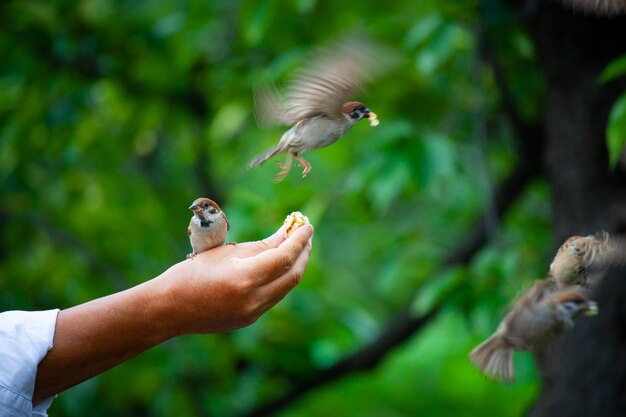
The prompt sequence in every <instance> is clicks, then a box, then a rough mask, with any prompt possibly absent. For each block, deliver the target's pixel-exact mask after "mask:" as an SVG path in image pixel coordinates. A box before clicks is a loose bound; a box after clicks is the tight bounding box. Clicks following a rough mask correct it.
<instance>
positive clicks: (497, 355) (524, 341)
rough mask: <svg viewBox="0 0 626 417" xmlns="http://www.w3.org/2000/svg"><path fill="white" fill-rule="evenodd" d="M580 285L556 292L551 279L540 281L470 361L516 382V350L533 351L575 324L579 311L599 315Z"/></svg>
mask: <svg viewBox="0 0 626 417" xmlns="http://www.w3.org/2000/svg"><path fill="white" fill-rule="evenodd" d="M597 311H598V310H597V306H596V304H595V303H594V302H593V301H588V300H587V298H586V297H585V295H584V293H583V291H581V290H580V289H579V288H575V287H572V288H569V289H567V290H560V291H555V290H554V289H553V286H552V283H551V282H550V281H546V280H543V281H537V282H536V283H535V285H533V287H531V289H530V290H529V291H527V292H526V293H525V294H524V295H522V296H521V297H520V298H519V300H518V301H517V302H516V303H515V305H514V306H513V309H512V310H511V311H510V312H509V313H508V314H507V315H506V316H505V317H504V319H503V320H502V322H501V323H500V325H499V326H498V329H497V330H496V331H495V333H494V334H493V335H492V336H491V337H490V338H488V339H487V340H485V341H484V342H483V343H481V344H480V345H478V346H477V347H476V348H475V349H474V350H473V351H472V352H471V353H470V360H471V361H472V363H473V364H474V365H475V366H476V367H477V368H478V369H480V370H481V371H482V372H483V373H485V374H486V375H488V376H490V377H492V378H494V379H497V380H503V381H508V382H512V381H513V380H514V379H515V370H514V368H513V351H514V350H529V351H532V350H533V349H534V348H536V347H538V346H539V344H541V343H545V342H546V341H547V340H548V339H549V338H550V337H551V336H553V335H554V334H555V333H557V332H559V331H560V330H562V329H564V328H567V327H572V326H573V325H574V318H575V317H576V316H577V315H578V314H579V313H581V312H582V313H585V315H595V314H597Z"/></svg>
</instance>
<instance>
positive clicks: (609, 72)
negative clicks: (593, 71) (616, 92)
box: [598, 55, 626, 84]
mask: <svg viewBox="0 0 626 417" xmlns="http://www.w3.org/2000/svg"><path fill="white" fill-rule="evenodd" d="M624 75H626V55H624V56H622V57H620V58H618V59H616V60H615V61H613V62H611V63H610V64H609V65H607V67H606V68H605V69H604V71H602V73H601V74H600V76H599V77H598V82H599V83H600V84H606V83H608V82H609V81H613V80H615V79H617V78H620V77H623V76H624Z"/></svg>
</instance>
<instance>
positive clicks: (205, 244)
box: [187, 198, 230, 259]
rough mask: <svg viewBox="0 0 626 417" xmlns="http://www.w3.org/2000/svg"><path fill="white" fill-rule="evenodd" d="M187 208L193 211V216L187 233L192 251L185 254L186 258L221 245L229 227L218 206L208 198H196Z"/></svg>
mask: <svg viewBox="0 0 626 417" xmlns="http://www.w3.org/2000/svg"><path fill="white" fill-rule="evenodd" d="M189 210H191V211H193V216H191V221H190V222H189V228H188V229H187V233H188V234H189V241H190V242H191V248H192V249H193V252H191V253H190V254H188V255H187V259H189V258H193V257H194V256H196V255H197V254H199V253H201V252H204V251H207V250H209V249H212V248H214V247H216V246H221V245H223V244H224V242H225V241H226V233H227V232H228V229H229V228H230V226H229V224H228V220H226V215H225V214H224V212H223V211H222V210H221V209H220V206H218V205H217V203H216V202H215V201H213V200H211V199H209V198H198V199H197V200H195V201H194V202H193V203H192V204H191V206H189Z"/></svg>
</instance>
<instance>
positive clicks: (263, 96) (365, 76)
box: [249, 39, 393, 181]
mask: <svg viewBox="0 0 626 417" xmlns="http://www.w3.org/2000/svg"><path fill="white" fill-rule="evenodd" d="M392 60H393V58H392V56H391V54H390V53H389V51H387V50H385V49H383V48H382V47H379V46H375V45H374V44H372V43H370V42H366V41H364V40H357V39H350V40H345V41H342V42H338V43H336V44H334V45H333V46H331V47H329V48H326V49H322V50H319V51H317V52H316V53H315V54H313V55H312V56H311V57H310V61H311V63H310V65H309V66H308V67H306V68H302V69H301V70H300V71H298V72H297V73H296V75H295V76H294V77H293V78H292V79H291V81H289V83H288V85H287V88H286V90H285V97H282V96H281V94H280V93H279V92H278V91H277V89H276V88H275V87H266V88H264V89H262V90H260V91H258V92H257V93H256V95H255V104H256V113H257V120H259V122H260V123H261V124H265V125H267V124H282V125H287V126H291V128H290V129H289V130H287V131H286V132H285V133H284V134H283V135H282V137H281V138H280V141H279V142H278V145H276V146H275V147H273V148H272V149H270V150H268V151H266V152H264V153H262V154H261V155H259V156H257V157H256V158H254V159H253V160H252V162H250V164H249V167H250V168H252V167H255V166H258V165H260V164H262V163H263V162H265V161H266V160H268V159H269V158H271V157H272V156H274V155H277V154H281V153H286V154H287V160H286V162H285V163H284V164H283V165H281V171H280V172H279V174H278V175H277V176H276V180H277V181H281V180H282V179H284V178H285V177H286V176H287V174H288V173H289V170H290V169H291V163H292V160H293V158H294V157H295V158H296V159H297V160H298V161H299V164H298V166H299V167H302V168H304V170H303V171H302V177H303V178H304V177H306V176H307V174H308V173H309V172H310V171H311V164H310V163H309V162H307V161H306V160H305V159H304V158H302V156H300V153H301V152H303V151H306V150H309V149H318V148H322V147H325V146H329V145H332V144H333V143H335V142H336V141H337V140H338V139H339V138H340V137H341V135H343V134H344V133H345V132H346V131H347V130H348V129H350V128H351V127H352V126H354V124H355V123H357V122H358V121H359V120H361V119H364V118H367V119H369V121H370V124H371V125H372V126H377V125H378V118H377V116H376V114H375V113H374V112H372V111H371V110H370V109H368V108H367V107H366V106H365V105H364V104H363V103H361V102H358V101H348V99H349V97H350V96H351V95H352V94H354V93H356V92H358V91H359V90H360V89H361V86H362V84H364V83H365V82H366V81H369V80H370V79H371V78H372V77H374V76H375V75H377V74H380V73H381V72H382V71H383V70H384V69H386V68H387V67H389V66H390V65H391V62H392Z"/></svg>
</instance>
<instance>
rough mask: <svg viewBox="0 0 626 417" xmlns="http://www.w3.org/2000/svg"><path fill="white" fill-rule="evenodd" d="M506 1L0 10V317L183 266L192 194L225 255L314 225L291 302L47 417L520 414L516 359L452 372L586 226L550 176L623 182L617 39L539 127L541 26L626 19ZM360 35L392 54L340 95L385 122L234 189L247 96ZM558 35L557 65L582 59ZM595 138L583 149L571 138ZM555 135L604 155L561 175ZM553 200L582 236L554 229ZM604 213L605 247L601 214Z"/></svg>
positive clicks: (253, 146) (153, 1) (141, 364)
mask: <svg viewBox="0 0 626 417" xmlns="http://www.w3.org/2000/svg"><path fill="white" fill-rule="evenodd" d="M510 3H511V4H505V3H503V2H500V1H496V0H491V1H484V2H480V1H478V0H467V1H447V2H446V1H439V0H422V1H414V0H400V1H394V2H389V3H388V2H380V1H369V0H358V1H355V0H344V1H335V2H332V1H321V0H319V1H318V0H284V1H280V0H267V1H263V2H257V1H248V0H233V1H201V0H186V1H183V0H179V1H164V0H141V1H133V2H124V1H116V0H85V1H82V2H71V1H64V0H55V1H38V0H24V1H9V0H6V1H3V2H2V4H0V22H1V23H2V27H3V29H2V31H1V32H0V50H1V53H2V64H0V68H1V72H0V184H1V186H0V187H1V189H0V224H1V230H2V233H1V237H0V289H1V291H0V309H1V310H13V309H23V310H37V309H48V308H57V307H58V308H65V307H69V306H72V305H76V304H79V303H82V302H85V301H88V300H91V299H94V298H97V297H101V296H104V295H107V294H110V293H112V292H116V291H120V290H123V289H125V288H128V287H131V286H133V285H136V284H138V283H141V282H143V281H145V280H148V279H150V278H152V277H154V276H156V275H158V274H160V273H161V272H162V271H163V270H165V269H166V268H167V267H168V266H170V265H172V264H174V263H176V262H179V261H181V260H183V259H184V258H185V254H186V253H188V252H189V250H190V249H189V242H188V238H187V233H186V228H187V224H188V221H189V217H190V212H189V211H188V210H187V207H188V206H189V204H190V203H191V202H192V201H193V200H194V199H195V198H196V197H199V196H207V197H211V198H213V199H215V200H216V201H217V202H218V203H219V204H220V205H221V206H222V208H223V209H224V211H225V212H226V213H227V215H228V218H229V221H230V224H231V232H230V234H229V240H232V241H240V242H241V241H247V240H255V239H260V238H263V237H265V236H267V235H269V234H270V233H272V232H273V231H274V230H275V229H276V228H278V227H279V225H280V224H281V223H282V220H283V219H284V216H285V215H286V214H288V213H289V212H291V211H293V210H300V211H302V212H304V213H305V214H306V215H308V216H309V218H310V219H311V222H312V223H313V224H314V225H315V228H316V234H315V241H314V250H313V255H312V258H311V262H310V264H309V267H308V269H307V271H306V274H305V276H304V279H303V280H302V283H301V284H300V285H299V286H298V287H297V288H296V289H295V290H294V291H292V292H291V293H290V294H289V296H288V297H287V298H286V299H285V300H283V301H282V302H281V303H280V304H279V305H277V306H276V307H275V308H274V309H272V310H271V311H269V312H268V313H267V314H266V315H264V316H263V317H262V318H260V319H259V320H258V322H256V323H255V324H254V325H252V326H250V327H248V328H245V329H242V330H238V331H234V332H229V333H225V334H214V335H203V336H185V337H181V338H179V339H176V340H171V341H169V342H167V343H165V344H163V345H161V346H158V347H156V348H153V349H151V350H150V351H148V352H146V353H144V354H142V355H141V356H139V357H137V358H135V359H132V360H130V361H129V362H127V363H125V364H123V365H121V366H119V367H117V368H115V369H113V370H111V371H109V372H107V373H105V374H103V375H101V376H98V377H96V378H93V379H91V380H89V381H87V382H85V383H83V384H81V385H79V386H77V387H75V388H72V389H70V390H68V391H67V392H65V393H63V394H61V395H60V396H59V397H58V398H57V399H56V400H55V402H54V403H53V405H52V407H51V409H50V414H51V415H52V416H55V417H63V416H85V415H89V416H113V415H120V416H121V415H133V416H155V417H160V416H202V417H204V416H226V417H228V416H260V415H276V416H285V417H287V416H288V417H296V416H297V417H300V416H301V417H305V416H338V415H345V416H387V417H395V416H398V417H399V416H409V415H427V416H486V415H497V416H503V417H505V416H520V415H524V414H525V413H526V412H528V410H529V409H530V408H531V407H532V404H533V403H534V401H535V400H536V398H537V396H538V394H539V391H540V379H541V378H540V374H539V372H538V371H537V370H536V367H535V365H534V362H533V360H532V358H531V356H530V355H529V354H525V353H520V354H516V356H515V363H516V368H517V373H518V380H517V382H516V383H515V384H514V385H509V386H507V385H501V384H498V383H495V382H491V381H489V380H487V379H485V378H484V377H483V376H481V375H480V374H479V373H478V372H477V371H476V370H475V369H474V368H473V367H472V366H471V364H470V363H469V361H468V360H467V354H468V352H469V351H470V350H471V349H472V348H473V347H474V346H475V345H476V344H477V343H479V342H480V341H481V340H482V339H484V338H485V337H487V336H488V335H489V334H490V333H491V332H492V331H493V330H494V329H495V328H496V326H497V324H498V322H499V319H500V317H501V315H502V313H503V312H504V311H506V308H507V306H508V305H509V303H510V302H511V300H512V299H513V298H514V297H515V296H516V295H517V294H519V292H520V291H521V290H522V289H523V288H524V287H526V286H528V285H529V284H530V283H531V282H532V281H533V280H535V279H538V278H542V277H543V276H545V273H546V272H547V269H548V264H549V262H550V259H551V257H552V255H553V253H554V249H555V246H558V244H559V242H560V241H561V239H562V238H563V237H565V235H566V233H569V232H572V233H573V232H577V233H583V232H591V231H593V230H591V229H594V228H595V226H598V225H600V224H601V221H596V220H593V221H591V220H589V221H586V220H585V219H588V218H589V219H590V217H585V216H586V214H585V213H587V211H585V210H586V209H584V208H580V209H579V206H578V205H577V204H578V203H576V202H575V203H572V202H571V200H568V199H567V198H565V197H563V195H570V194H567V193H568V192H569V191H571V189H570V188H567V187H568V185H569V184H570V183H559V184H557V182H558V181H556V182H555V178H558V175H559V172H560V166H561V165H560V164H564V165H567V166H568V167H569V168H568V170H567V172H574V174H572V175H574V176H575V178H573V179H572V180H571V183H577V181H579V180H580V178H581V176H584V175H585V172H587V171H586V170H588V169H590V168H588V167H589V165H584V166H581V165H580V164H579V162H578V160H576V158H577V157H579V156H580V157H588V158H591V157H593V158H594V161H598V163H597V165H598V166H599V167H600V168H598V169H599V172H602V173H603V176H601V178H600V179H598V178H596V183H595V184H596V185H597V184H598V182H602V181H605V180H606V182H607V183H608V182H610V181H617V183H618V184H622V183H620V182H619V181H622V180H623V178H622V177H620V176H619V175H618V174H619V172H621V171H620V170H621V166H620V165H619V162H618V159H619V149H620V148H621V143H623V140H622V139H623V138H624V137H626V135H624V133H625V132H626V128H625V127H624V124H625V122H624V121H625V120H626V117H625V116H624V115H625V114H626V100H625V99H623V98H622V99H619V101H617V105H615V103H616V99H618V97H619V95H620V94H621V92H622V91H624V89H623V88H622V86H623V83H622V84H619V82H620V79H621V78H620V77H621V76H622V75H623V74H624V72H625V71H624V67H625V65H624V64H623V62H624V61H623V60H622V61H620V60H619V57H620V56H621V54H620V53H619V51H618V49H619V48H620V46H616V45H613V46H611V45H609V44H608V43H606V44H601V43H598V44H596V45H595V47H596V49H597V51H596V52H595V53H596V55H595V56H594V55H593V54H592V53H591V52H584V53H582V52H581V54H582V57H581V58H580V61H581V62H584V63H585V64H588V65H587V66H586V67H585V66H584V65H582V64H581V65H580V66H578V65H577V64H576V63H574V65H570V64H568V63H567V62H565V63H564V64H563V68H569V70H570V71H568V72H563V77H564V78H565V79H569V80H571V86H572V88H571V91H578V90H576V86H580V87H581V91H583V93H584V94H587V96H585V95H584V94H583V93H581V94H579V95H577V96H576V97H577V98H578V101H576V100H572V101H571V102H570V101H568V99H567V97H565V98H564V99H562V100H561V101H563V103H564V104H565V105H568V103H574V104H571V108H570V109H566V110H564V113H565V116H566V117H565V119H564V120H569V121H570V122H571V125H569V126H565V127H563V124H562V123H561V124H558V123H556V122H555V123H553V122H554V121H553V120H552V119H554V108H555V107H554V106H555V102H554V100H555V98H554V97H555V93H554V92H555V87H554V86H555V85H557V86H558V85H559V84H558V83H559V81H560V78H559V77H558V71H559V69H558V67H557V68H555V67H554V65H555V64H551V65H552V66H550V64H549V62H548V65H546V59H542V57H543V58H545V54H547V52H546V51H550V48H552V49H553V50H557V51H561V50H562V49H564V48H563V45H564V44H565V45H566V44H567V43H568V41H567V39H565V40H562V41H558V39H560V38H559V35H558V34H557V33H556V32H557V31H562V32H563V33H565V34H568V33H569V34H570V35H571V34H579V33H580V34H581V35H580V36H581V37H583V35H582V34H586V36H587V37H591V36H592V34H593V33H592V31H591V30H588V28H587V26H588V25H592V26H593V28H594V29H593V30H597V31H603V30H606V31H608V30H613V29H614V30H618V31H619V30H622V29H619V28H620V25H619V24H617V23H620V24H621V27H626V25H624V20H623V18H622V19H620V18H618V19H612V20H610V19H597V18H595V17H594V16H591V15H582V14H580V13H575V12H572V11H570V10H567V9H564V8H563V7H561V6H560V5H558V4H555V3H553V2H548V1H545V2H544V1H539V2H537V1H535V2H524V1H518V2H515V1H511V2H510ZM526 3H529V4H530V3H533V4H535V6H534V7H535V9H529V7H530V6H528V4H526ZM533 13H534V14H533ZM529 19H530V20H529ZM533 19H535V20H533ZM549 19H556V20H553V21H552V23H551V24H552V25H554V27H555V29H552V32H553V33H552V35H550V33H549V31H548V30H547V29H546V27H548V26H550V20H549ZM558 19H562V20H558ZM546 21H547V22H546ZM561 21H566V22H569V23H568V24H567V25H564V26H561V25H560V23H559V22H561ZM528 22H530V23H528ZM587 22H591V23H587ZM615 22H617V23H615ZM542 25H543V26H542ZM577 25H578V26H577ZM586 25H587V26H586ZM542 28H543V29H542ZM557 28H558V29H557ZM611 28H613V29H611ZM544 29H546V30H544ZM541 30H544V32H541ZM586 30H588V31H587V32H585V31H586ZM359 32H360V33H366V34H368V35H369V36H370V37H372V38H374V39H376V40H378V41H380V42H382V43H384V44H386V45H387V46H389V47H390V48H392V49H394V50H395V51H396V52H397V53H398V55H399V57H400V58H401V59H400V62H399V64H398V65H397V66H396V67H394V68H393V70H392V71H390V72H389V73H387V74H386V75H385V76H383V77H382V78H380V79H378V80H377V81H376V82H375V83H373V84H370V85H369V86H368V88H367V94H364V95H363V96H359V97H356V98H357V99H360V100H361V101H363V102H365V103H366V105H367V106H369V107H370V108H371V109H372V110H373V111H375V112H376V113H377V114H378V116H379V118H380V120H381V124H380V126H378V127H377V128H371V127H369V126H368V123H366V122H362V123H360V124H358V125H357V126H355V127H354V128H353V129H352V130H350V131H349V132H348V133H347V134H346V135H345V136H344V137H343V138H342V139H341V140H340V141H339V142H338V143H337V144H335V145H333V146H332V147H329V148H326V149H323V150H319V151H315V152H310V153H307V154H306V157H307V159H308V160H309V161H310V162H311V163H312V164H313V171H312V172H311V174H310V175H309V177H308V178H307V179H306V180H302V179H301V178H300V176H299V175H298V173H299V169H295V170H293V171H292V173H291V175H290V176H289V177H288V178H287V179H286V180H285V181H284V182H282V183H280V184H275V183H274V182H273V181H272V179H273V177H274V175H275V174H276V172H277V170H278V168H277V167H276V165H275V164H274V163H273V162H268V163H266V164H265V165H263V166H262V167H260V168H257V169H254V170H248V169H247V168H246V166H247V163H248V162H249V160H250V159H251V158H252V157H253V156H254V155H256V154H258V153H260V152H261V151H264V150H265V149H266V148H268V147H270V146H271V145H273V144H274V143H275V142H276V141H277V140H278V138H279V137H280V135H281V133H282V130H281V129H279V128H275V129H267V130H266V129H261V128H260V127H259V126H257V124H256V123H255V120H254V117H253V99H252V97H253V90H254V88H255V87H256V86H258V84H259V82H260V81H261V80H268V79H269V80H274V81H276V82H277V83H279V84H280V83H281V82H284V81H285V80H286V79H287V77H288V76H289V74H290V73H291V72H292V71H293V70H294V69H296V68H297V67H298V66H299V65H302V64H303V63H304V62H305V59H306V56H307V53H308V52H309V51H310V50H311V49H312V48H314V47H315V46H317V45H320V44H324V43H327V42H330V41H333V40H335V39H337V38H339V37H341V36H342V35H345V34H348V33H359ZM622 33H623V30H622ZM550 36H553V37H552V38H551V37H550ZM561 37H562V38H565V37H566V35H563V36H561ZM542 39H543V40H542ZM553 39H555V40H553ZM618 39H620V38H619V37H617V38H614V39H613V42H614V43H620V42H619V41H618ZM621 39H625V38H624V37H622V38H621ZM571 42H572V43H571V45H572V50H573V51H574V52H571V55H574V56H576V54H577V52H576V51H578V50H580V51H592V50H593V49H594V48H593V47H594V45H593V44H592V42H591V41H589V43H590V44H589V45H586V44H585V43H584V42H578V40H577V38H576V37H572V39H571ZM621 43H623V42H621ZM577 48H578V49H577ZM585 48H586V49H585ZM622 49H623V47H622ZM561 52H563V55H565V52H564V51H561ZM624 52H625V51H621V53H622V54H623V53H624ZM542 53H543V55H542ZM552 59H553V60H558V59H561V58H559V57H558V56H556V57H552ZM547 61H550V60H549V59H548V60H547ZM574 61H576V59H574ZM611 63H613V65H612V66H611V67H610V71H609V72H608V73H607V72H606V68H607V67H609V65H610V64H611ZM568 65H570V66H569V67H568ZM603 71H604V73H603ZM601 74H604V75H603V77H604V78H602V79H601ZM581 80H582V81H581ZM615 80H617V81H615ZM616 83H618V84H616ZM567 85H570V84H567ZM585 88H586V89H585ZM558 91H560V90H558ZM566 91H570V90H567V89H566ZM598 91H606V92H607V93H606V94H603V95H602V94H600V93H598ZM599 96H601V99H602V101H601V103H603V105H602V106H599V105H598V106H596V107H593V106H594V103H596V102H594V101H593V97H595V98H596V99H597V101H600V98H597V97H599ZM558 97H561V96H558ZM585 97H592V99H590V100H591V101H590V102H589V103H591V104H589V103H588V102H586V101H585V100H584V99H585ZM557 101H558V100H557ZM576 106H578V107H576ZM585 106H588V107H585ZM566 107H567V106H566ZM568 118H570V119H568ZM551 120H552V121H551ZM589 120H593V122H589V125H593V126H596V127H597V128H596V129H595V130H593V131H592V130H591V129H589V131H586V130H584V129H582V130H581V129H578V128H577V125H576V123H585V121H589ZM568 123H569V122H568ZM566 124H567V123H566ZM561 127H562V128H563V129H565V130H566V131H568V132H570V134H571V135H577V134H581V135H583V133H584V135H585V136H584V143H593V149H599V150H598V151H597V152H595V153H593V152H592V153H588V152H586V151H585V150H584V149H585V148H584V147H579V148H575V146H577V145H576V144H575V143H570V144H569V145H568V144H565V148H567V149H570V148H571V149H574V148H575V149H576V150H573V151H572V155H573V156H572V159H571V160H570V159H568V158H559V157H557V156H555V152H556V151H552V152H551V151H550V149H554V147H555V146H557V145H553V146H552V147H550V146H551V145H550V143H555V144H559V143H562V142H563V141H564V140H569V138H568V137H562V135H561V133H562V131H561V130H559V129H560V128H561ZM607 127H609V130H610V132H611V134H610V135H609V139H610V140H609V144H610V145H611V147H610V149H611V153H610V155H611V156H612V159H613V161H614V163H613V168H611V167H610V165H609V162H610V161H609V157H608V155H609V152H608V151H607V145H606V142H605V139H606V137H605V132H606V129H607ZM581 132H582V133H581ZM557 136H558V138H559V140H561V142H557V139H555V138H556V137H557ZM552 139H553V140H554V142H550V140H552ZM579 142H583V141H582V140H581V141H579ZM546 144H548V145H546ZM546 146H548V149H549V151H548V156H547V157H546V156H545V152H544V151H545V148H546ZM581 146H583V145H581ZM557 148H558V146H557ZM559 149H560V148H559ZM581 149H582V150H581ZM550 152H551V153H550ZM557 155H558V152H557ZM581 155H582V156H581ZM570 165H572V166H570ZM546 167H547V169H546ZM570 168H571V169H570ZM576 175H578V177H576ZM607 178H608V179H609V180H607ZM602 183H604V182H602ZM585 184H587V183H585ZM589 187H593V184H589ZM571 192H572V193H574V191H571ZM559 193H560V194H559ZM563 193H565V194H563ZM555 195H558V196H559V198H558V201H559V202H560V203H561V204H562V205H564V204H566V205H567V206H568V209H571V210H573V211H575V212H576V213H577V215H576V216H577V217H576V216H574V217H572V219H579V220H580V219H582V220H580V221H574V220H572V221H570V219H569V218H568V219H563V218H559V217H558V210H555V209H554V203H555V198H554V196H555ZM583 204H584V203H580V207H582V205H583ZM587 204H589V202H587ZM596 204H599V203H598V202H597V201H596ZM589 210H591V209H589ZM607 216H609V215H607ZM593 218H594V219H595V218H596V217H593ZM606 219H607V220H606V222H607V225H606V226H605V227H606V228H607V229H608V230H611V231H613V230H616V229H619V224H621V223H619V219H620V218H619V216H617V215H616V217H610V216H609V217H606ZM609 219H611V220H609ZM613 220H614V221H613ZM611 222H612V223H611ZM555 230H556V232H555Z"/></svg>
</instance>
